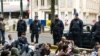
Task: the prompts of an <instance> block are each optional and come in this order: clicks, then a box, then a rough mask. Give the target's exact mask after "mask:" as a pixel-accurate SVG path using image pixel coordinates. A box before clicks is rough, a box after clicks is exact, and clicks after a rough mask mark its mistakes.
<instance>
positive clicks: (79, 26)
mask: <svg viewBox="0 0 100 56" xmlns="http://www.w3.org/2000/svg"><path fill="white" fill-rule="evenodd" d="M73 31H78V32H83V21H82V20H80V19H73V20H72V21H71V23H70V28H69V32H73Z"/></svg>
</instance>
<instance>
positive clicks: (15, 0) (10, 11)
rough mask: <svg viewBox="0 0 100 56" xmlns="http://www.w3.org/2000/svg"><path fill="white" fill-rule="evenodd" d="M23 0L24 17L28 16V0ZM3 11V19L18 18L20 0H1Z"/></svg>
mask: <svg viewBox="0 0 100 56" xmlns="http://www.w3.org/2000/svg"><path fill="white" fill-rule="evenodd" d="M22 1H23V14H24V17H25V16H28V13H27V11H28V1H27V0H22ZM0 3H1V2H0ZM0 12H1V4H0ZM3 12H4V18H5V19H10V18H11V19H12V18H16V19H17V18H18V17H19V16H20V0H3Z"/></svg>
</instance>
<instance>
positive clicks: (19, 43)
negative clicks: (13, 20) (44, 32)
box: [0, 13, 100, 56]
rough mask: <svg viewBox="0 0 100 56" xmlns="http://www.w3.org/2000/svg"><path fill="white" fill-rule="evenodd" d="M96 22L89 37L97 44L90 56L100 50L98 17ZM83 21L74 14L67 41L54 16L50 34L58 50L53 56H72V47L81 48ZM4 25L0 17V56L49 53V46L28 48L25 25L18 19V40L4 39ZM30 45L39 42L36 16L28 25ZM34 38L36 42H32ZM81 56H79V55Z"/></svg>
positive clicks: (60, 22)
mask: <svg viewBox="0 0 100 56" xmlns="http://www.w3.org/2000/svg"><path fill="white" fill-rule="evenodd" d="M98 18H99V19H98V22H97V23H95V24H94V25H93V27H92V30H90V31H91V33H90V34H89V36H90V35H93V38H94V39H95V41H96V42H97V43H96V45H95V47H94V49H93V51H92V52H91V54H90V55H91V56H97V55H98V56H99V55H100V54H99V52H100V51H99V48H100V16H99V17H98ZM83 24H84V23H83V21H82V20H81V19H79V17H78V14H77V13H76V14H75V18H74V19H73V20H72V21H71V23H70V27H69V39H67V38H66V37H63V30H64V24H63V22H62V21H61V20H60V19H59V16H58V15H55V20H54V21H53V22H52V23H51V34H52V35H53V44H54V45H56V46H57V47H58V48H57V50H56V51H55V56H72V55H74V52H73V50H74V47H75V46H78V47H82V46H81V45H82V42H81V41H82V39H81V36H82V33H83ZM4 26H5V24H4V23H3V18H1V17H0V44H2V45H3V47H2V48H1V51H2V52H1V56H9V55H10V56H19V55H22V54H23V53H24V52H25V53H26V54H28V55H30V56H45V55H50V53H51V50H50V48H51V44H49V43H42V44H38V45H32V47H33V49H32V48H30V47H29V46H30V43H29V42H28V41H27V37H26V31H27V24H26V22H25V21H24V20H23V19H22V18H20V19H19V21H18V23H17V33H18V34H17V35H18V39H17V40H14V38H12V35H11V34H9V35H8V40H6V39H5V28H4ZM29 29H30V33H31V37H30V39H31V43H34V44H37V43H38V42H39V41H38V39H39V33H40V32H39V31H41V24H40V23H39V20H38V16H35V19H34V21H32V22H31V23H30V28H29ZM34 37H35V39H36V41H35V40H34ZM28 55H27V56H28ZM80 56H81V55H80Z"/></svg>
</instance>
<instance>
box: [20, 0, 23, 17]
mask: <svg viewBox="0 0 100 56" xmlns="http://www.w3.org/2000/svg"><path fill="white" fill-rule="evenodd" d="M20 16H21V17H22V18H23V1H22V0H20Z"/></svg>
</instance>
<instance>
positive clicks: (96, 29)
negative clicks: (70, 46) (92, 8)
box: [91, 22, 100, 35]
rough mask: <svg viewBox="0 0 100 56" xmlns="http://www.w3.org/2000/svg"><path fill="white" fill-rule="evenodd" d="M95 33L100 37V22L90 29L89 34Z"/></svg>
mask: <svg viewBox="0 0 100 56" xmlns="http://www.w3.org/2000/svg"><path fill="white" fill-rule="evenodd" d="M93 32H95V34H97V35H100V22H97V23H95V24H94V26H93V27H92V30H91V33H93Z"/></svg>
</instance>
